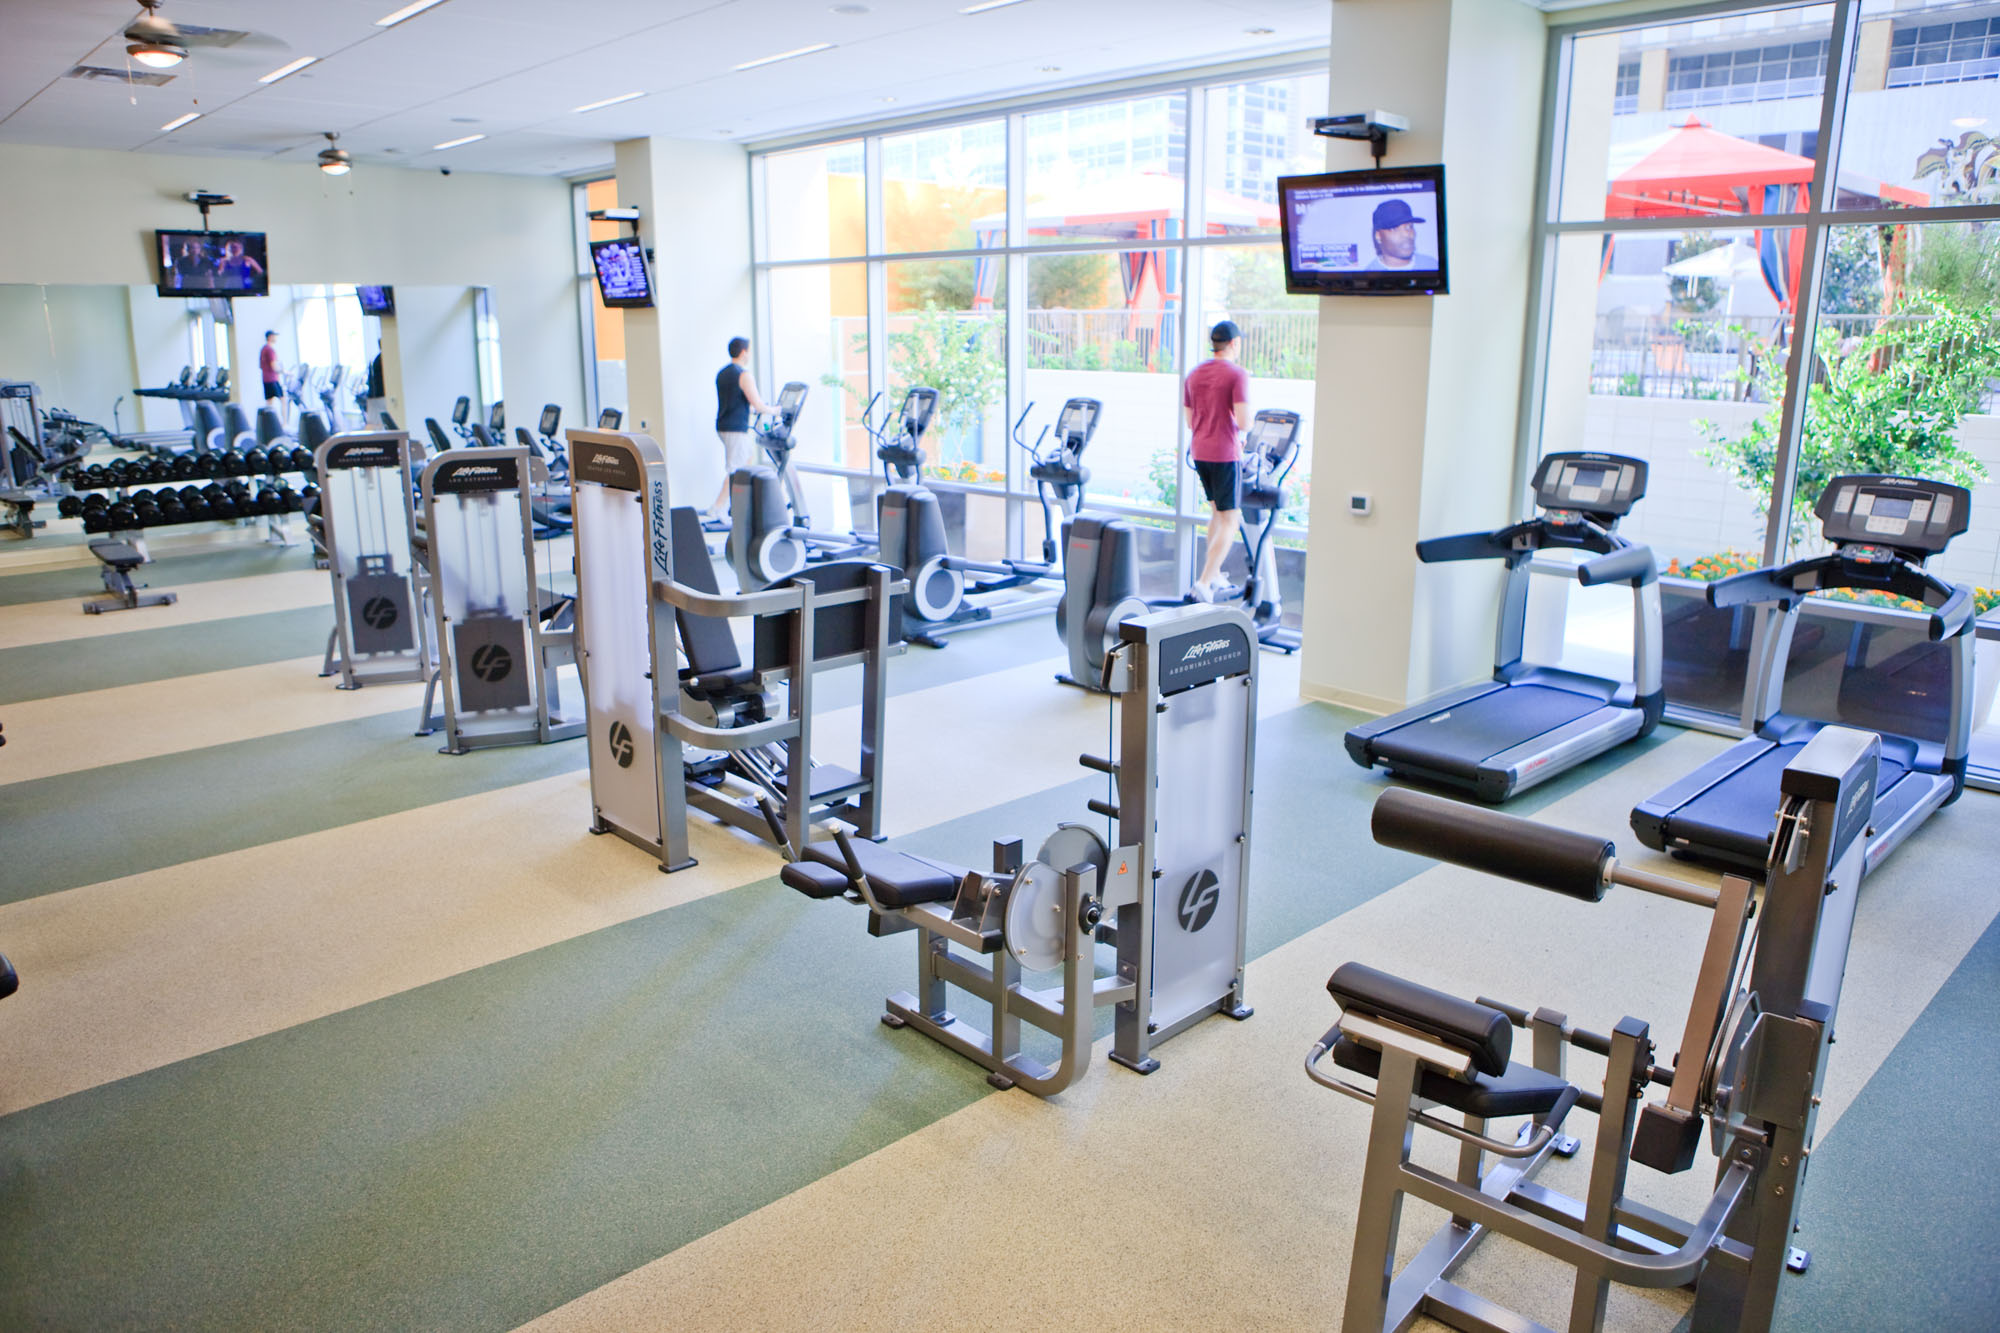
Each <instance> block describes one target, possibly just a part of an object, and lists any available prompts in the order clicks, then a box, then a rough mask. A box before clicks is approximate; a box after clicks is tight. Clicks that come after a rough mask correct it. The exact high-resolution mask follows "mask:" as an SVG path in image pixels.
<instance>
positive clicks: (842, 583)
mask: <svg viewBox="0 0 2000 1333" xmlns="http://www.w3.org/2000/svg"><path fill="white" fill-rule="evenodd" d="M875 568H877V566H876V564H875V563H874V562H873V561H869V560H837V561H833V562H830V563H828V564H824V565H807V566H806V567H805V568H804V569H802V570H800V571H799V572H798V573H796V574H794V575H792V576H791V577H790V578H788V579H786V580H785V581H784V582H782V583H779V584H776V585H774V586H776V587H780V588H788V587H793V586H796V585H798V584H801V583H810V584H812V585H813V586H814V587H815V588H817V589H818V590H819V591H820V592H823V593H829V592H845V591H847V590H848V589H849V588H861V587H866V586H867V584H868V576H869V571H870V570H872V569H875ZM902 637H903V599H902V598H901V597H892V598H890V599H889V642H891V643H895V642H897V641H898V640H900V639H901V638H902ZM867 645H868V603H867V602H866V601H855V602H849V603H847V604H846V605H843V606H830V607H825V608H823V609H821V610H819V611H816V612H815V613H814V614H813V660H814V661H816V662H817V661H823V660H825V659H826V658H829V657H841V656H844V655H845V654H847V653H856V652H860V651H861V650H862V649H863V648H865V647H866V646H867ZM791 657H792V645H791V635H790V633H789V631H788V630H787V628H786V623H785V619H781V618H778V617H772V616H760V617H758V620H757V637H756V665H757V669H758V670H759V671H768V670H770V669H771V668H772V667H780V666H784V665H785V664H786V663H787V662H789V661H791Z"/></svg>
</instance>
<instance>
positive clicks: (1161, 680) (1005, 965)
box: [782, 607, 1257, 1097]
mask: <svg viewBox="0 0 2000 1333" xmlns="http://www.w3.org/2000/svg"><path fill="white" fill-rule="evenodd" d="M1106 675H1107V679H1106V681H1105V688H1106V689H1107V690H1109V691H1110V692H1112V693H1114V694H1116V695H1117V697H1118V703H1117V718H1118V732H1119V742H1118V757H1117V758H1116V760H1112V759H1107V758H1102V757H1099V756H1095V755H1084V756H1082V757H1081V758H1080V760H1079V762H1080V763H1082V764H1083V766H1084V767H1085V768H1088V769H1090V770H1092V771H1093V772H1098V773H1103V774H1106V775H1107V776H1108V777H1110V778H1111V779H1112V781H1113V783H1114V784H1115V788H1116V792H1117V800H1116V803H1115V804H1112V803H1107V802H1104V801H1096V800H1093V801H1091V802H1089V809H1090V810H1091V811H1093V812H1094V813H1096V814H1099V815H1103V816H1104V817H1105V818H1107V819H1110V820H1115V821H1116V822H1117V826H1118V840H1117V845H1116V846H1113V845H1111V843H1110V842H1109V841H1108V840H1107V839H1105V838H1103V837H1102V836H1100V835H1099V834H1098V832H1097V830H1096V829H1094V828H1092V827H1090V826H1088V825H1085V824H1061V825H1058V826H1057V827H1056V830H1055V832H1053V833H1052V834H1050V835H1049V837H1048V839H1047V840H1046V841H1044V842H1043V843H1042V845H1041V849H1040V851H1039V852H1037V853H1036V856H1035V859H1034V860H1032V861H1028V862H1026V863H1023V861H1022V859H1021V851H1022V844H1021V842H1020V840H1018V839H1015V840H1011V841H1003V842H996V843H995V844H994V846H993V869H992V871H991V872H990V873H987V874H980V873H977V872H974V871H971V870H968V869H966V868H964V867H961V866H955V865H950V864H947V863H945V862H942V861H938V860H934V859H932V858H930V857H920V856H915V855H912V854H910V853H907V852H897V851H891V850H889V849H887V848H882V847H876V846H872V845H870V844H867V843H860V842H856V841H854V840H853V839H851V838H849V837H848V836H847V835H846V834H844V833H839V834H836V836H835V838H834V839H833V840H832V841H826V842H816V843H813V844H811V845H810V846H808V847H806V848H805V854H804V855H803V856H802V857H800V858H798V859H797V860H795V861H793V863H792V864H790V865H788V866H786V867H785V869H784V871H783V875H782V878H783V879H784V882H785V883H786V884H788V885H790V886H791V887H792V888H794V889H797V890H798V891H799V892H800V893H803V894H805V895H806V896H807V897H809V898H840V897H846V898H848V899H850V900H851V901H854V902H858V903H860V904H862V905H864V906H866V907H867V908H868V929H869V933H871V934H875V935H886V934H891V933H894V932H896V931H903V930H914V931H915V932H916V935H917V990H916V993H915V994H911V993H910V992H908V991H904V992H901V993H899V994H896V995H893V996H891V997H890V998H889V1002H888V1012H887V1013H886V1014H884V1015H883V1017H882V1021H883V1022H884V1023H886V1024H887V1025H888V1026H890V1027H894V1028H901V1027H912V1028H915V1029H916V1030H917V1031H919V1032H921V1033H923V1034H924V1035H925V1036H927V1037H930V1038H932V1039H933V1040H935V1041H938V1042H941V1043H943V1044H944V1045H945V1046H948V1047H950V1048H951V1049H952V1050H954V1051H957V1052H958V1053H959V1054H960V1055H963V1056H965V1057H966V1058H967V1059H969V1060H972V1061H973V1062H975V1063H976V1064H979V1065H981V1066H983V1067H984V1068H986V1069H988V1070H990V1071H991V1073H990V1074H989V1075H988V1079H987V1081H988V1082H990V1083H992V1084H993V1085H994V1086H995V1087H998V1088H1010V1087H1013V1086H1015V1085H1016V1084H1018V1085H1020V1086H1021V1087H1023V1088H1026V1089H1027V1090H1028V1091H1030V1092H1033V1093H1035V1094H1037V1095H1039V1096H1043V1097H1047V1096H1052V1095H1054V1094H1055V1093H1058V1092H1061V1091H1062V1090H1063V1089H1064V1088H1066V1087H1068V1086H1069V1085H1070V1084H1071V1083H1072V1082H1074V1081H1075V1080H1076V1079H1077V1077H1078V1076H1079V1075H1081V1074H1082V1073H1083V1071H1084V1069H1085V1068H1086V1067H1087V1066H1088V1064H1089V1063H1090V1047H1091V1041H1092V1036H1093V1018H1094V1015H1095V1012H1096V1010H1097V1009H1098V1008H1099V1007H1100V1006H1103V1005H1113V1006H1116V1024H1115V1036H1114V1038H1113V1042H1112V1050H1111V1058H1112V1059H1113V1060H1114V1061H1116V1062H1117V1063H1119V1064H1122V1065H1124V1066H1125V1067H1126V1068H1128V1069H1133V1070H1137V1071H1138V1072H1139V1073H1142V1074H1148V1073H1151V1072H1152V1071H1153V1070H1154V1069H1157V1068H1158V1067H1159V1061H1158V1060H1157V1059H1155V1058H1154V1057H1153V1054H1152V1048H1153V1047H1154V1046H1155V1045H1157V1044H1158V1043H1160V1042H1163V1041H1165V1040H1167V1039H1168V1038H1169V1037H1172V1036H1174V1035H1175V1034H1177V1033H1179V1032H1182V1031H1184V1030H1186V1029H1187V1028H1189V1027H1191V1026H1193V1025H1194V1024H1195V1023H1197V1022H1199V1021H1201V1020H1202V1019H1203V1018H1205V1017H1207V1016H1208V1015H1210V1014H1213V1013H1218V1012H1219V1013H1224V1014H1228V1015H1229V1016H1230V1017H1231V1018H1238V1019H1242V1018H1248V1017H1249V1016H1250V1012H1251V1011H1250V1008H1249V1006H1248V1005H1246V1004H1245V1003H1244V999H1243V951H1244V930H1245V926H1246V923H1247V921H1248V919H1249V918H1248V888H1249V869H1250V794H1251V793H1250V787H1251V777H1252V774H1253V773H1254V771H1255V768H1256V754H1255V750H1256V719H1257V640H1256V632H1255V629H1254V627H1253V626H1252V625H1251V623H1250V621H1249V619H1248V618H1247V617H1246V616H1244V615H1243V613H1242V612H1240V611H1237V610H1235V609H1233V608H1229V607H1199V608H1192V607H1191V608H1187V609H1185V610H1169V611H1162V612H1159V613H1157V614H1154V615H1149V616H1144V617H1141V618H1139V619H1136V620H1132V621H1128V622H1126V623H1125V624H1124V625H1123V626H1121V627H1120V630H1119V645H1118V647H1117V648H1116V649H1115V650H1114V651H1113V652H1112V654H1111V655H1110V657H1109V659H1108V661H1107V665H1106ZM1099 943H1104V944H1108V945H1111V946H1113V947H1114V948H1115V950H1116V954H1117V965H1116V968H1115V969H1114V971H1113V972H1112V974H1111V975H1110V976H1106V977H1099V976H1097V949H1096V946H1097V945H1098V944H1099ZM1024 970H1026V971H1030V972H1050V971H1060V973H1061V981H1060V983H1059V984H1058V985H1056V986H1053V987H1049V988H1046V989H1042V988H1037V987H1032V986H1030V985H1029V984H1027V982H1026V980H1025V979H1024V976H1023V972H1024ZM949 986H956V987H958V988H959V989H960V990H962V991H964V992H966V993H967V994H969V995H971V996H973V997H974V998H975V999H977V1000H979V1001H981V1002H982V1003H983V1006H984V1007H986V1008H987V1009H988V1010H989V1011H990V1018H989V1020H988V1023H987V1027H986V1028H985V1030H983V1031H982V1030H981V1029H980V1028H979V1027H977V1026H976V1025H974V1024H973V1023H972V1022H970V1021H969V1020H967V1019H965V1018H962V1017H959V1016H958V1015H955V1014H953V1013H952V1012H951V1010H950V1008H949V1007H948V1004H947V999H948V995H947V987H949ZM1024 1022H1025V1023H1028V1024H1030V1025H1032V1026H1034V1027H1038V1028H1041V1029H1042V1030H1043V1031H1045V1032H1049V1033H1052V1034H1054V1035H1055V1037H1056V1038H1057V1040H1058V1041H1059V1042H1060V1044H1061V1055H1060V1057H1059V1059H1058V1061H1057V1063H1056V1065H1055V1067H1054V1068H1050V1067H1049V1066H1047V1065H1044V1064H1043V1063H1042V1062H1041V1061H1039V1060H1037V1059H1035V1058H1033V1057H1032V1056H1029V1055H1027V1054H1024V1053H1023V1052H1022V1050H1021V1024H1022V1023H1024Z"/></svg>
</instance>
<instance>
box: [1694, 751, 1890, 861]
mask: <svg viewBox="0 0 2000 1333" xmlns="http://www.w3.org/2000/svg"><path fill="white" fill-rule="evenodd" d="M1805 748H1806V747H1805V742H1804V741H1795V742H1792V743H1791V744H1788V745H1774V746H1772V747H1771V748H1770V749H1768V750H1766V751H1765V752H1764V753H1763V754H1761V755H1759V756H1757V758H1755V759H1753V760H1751V761H1750V762H1749V763H1747V764H1745V765H1744V766H1743V767H1741V768H1739V769H1737V770H1736V771H1735V772H1734V773H1731V774H1730V775H1729V776H1728V777H1726V778H1724V779H1723V780H1722V781H1720V782H1718V783H1716V784H1715V785H1714V786H1712V787H1710V788H1709V789H1708V790H1707V791H1704V792H1703V793H1702V794H1701V795H1699V796H1697V797H1695V798H1694V799H1693V800H1691V801H1689V802H1688V803H1687V804H1686V805H1684V806H1682V807H1681V808H1680V809H1678V810H1676V811H1674V813H1673V814H1672V815H1671V816H1670V817H1669V818H1668V819H1667V820H1666V823H1665V825H1664V830H1663V831H1664V832H1665V833H1666V836H1667V838H1668V841H1669V845H1670V846H1671V845H1672V844H1674V843H1676V842H1679V841H1680V840H1682V839H1685V840H1687V841H1688V842H1691V843H1693V844H1695V846H1694V848H1693V849H1692V850H1693V851H1695V852H1696V853H1697V855H1713V856H1721V857H1724V858H1726V859H1728V860H1731V861H1734V862H1737V863H1739V864H1743V865H1749V866H1761V865H1763V864H1764V860H1765V858H1766V857H1767V856H1768V855H1769V852H1770V846H1771V831H1772V830H1773V829H1775V828H1776V827H1777V826H1778V803H1779V801H1780V799H1781V795H1780V792H1779V787H1778V783H1779V781H1780V779H1782V777H1783V776H1784V772H1785V765H1787V764H1789V763H1791V762H1792V757H1793V756H1794V755H1796V754H1798V752H1799V751H1800V750H1803V749H1805ZM1907 772H1909V769H1908V767H1907V766H1906V765H1904V764H1903V763H1901V762H1900V761H1898V760H1896V759H1894V758H1892V757H1891V756H1889V755H1888V754H1884V755H1883V756H1882V758H1881V760H1880V764H1879V766H1878V767H1877V769H1876V775H1875V792H1876V800H1877V801H1878V802H1879V801H1880V800H1881V799H1882V796H1883V794H1884V793H1886V792H1888V791H1889V789H1890V788H1892V787H1894V786H1895V785H1896V784H1897V783H1898V782H1901V781H1902V780H1903V775H1904V774H1905V773H1907Z"/></svg>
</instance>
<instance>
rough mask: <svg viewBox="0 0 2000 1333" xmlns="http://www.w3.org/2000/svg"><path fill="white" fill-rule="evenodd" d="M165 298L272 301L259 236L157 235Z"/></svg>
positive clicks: (161, 288) (222, 233)
mask: <svg viewBox="0 0 2000 1333" xmlns="http://www.w3.org/2000/svg"><path fill="white" fill-rule="evenodd" d="M153 236H154V241H153V252H154V254H156V255H157V256H158V257H159V261H160V283H159V292H160V295H162V296H268V295H270V292H271V274H270V272H269V270H268V269H267V268H266V267H265V258H264V233H263V232H261V231H159V232H154V233H153Z"/></svg>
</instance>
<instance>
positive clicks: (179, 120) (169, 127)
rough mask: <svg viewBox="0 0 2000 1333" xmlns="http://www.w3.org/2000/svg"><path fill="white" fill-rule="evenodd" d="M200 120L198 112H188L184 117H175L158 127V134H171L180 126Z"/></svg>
mask: <svg viewBox="0 0 2000 1333" xmlns="http://www.w3.org/2000/svg"><path fill="white" fill-rule="evenodd" d="M200 119H201V112H199V111H190V112H188V113H187V114H186V115H185V116H175V117H174V118H173V119H172V120H170V121H168V122H167V123H166V124H164V125H162V126H160V133H162V134H171V133H173V132H174V131H175V130H177V129H179V128H180V127H181V126H183V125H187V124H190V123H192V122H194V121H197V120H200Z"/></svg>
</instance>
